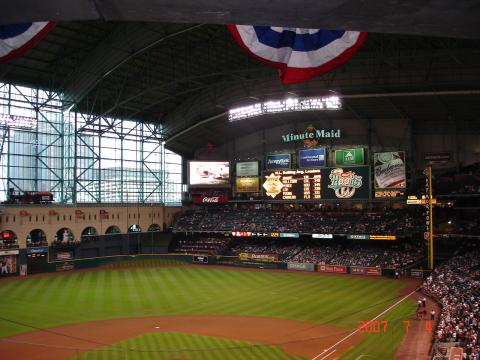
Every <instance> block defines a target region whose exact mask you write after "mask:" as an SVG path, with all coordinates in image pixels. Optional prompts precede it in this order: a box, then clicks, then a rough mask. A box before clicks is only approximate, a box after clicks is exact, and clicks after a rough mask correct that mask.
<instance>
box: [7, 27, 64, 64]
mask: <svg viewBox="0 0 480 360" xmlns="http://www.w3.org/2000/svg"><path fill="white" fill-rule="evenodd" d="M54 26H55V23H54V22H52V21H42V22H33V23H22V24H12V25H0V61H7V60H10V59H11V58H14V57H17V56H21V55H23V54H24V53H25V52H27V51H28V50H30V49H31V48H32V47H34V46H35V45H36V44H37V43H38V42H39V41H40V40H42V38H43V37H44V36H45V35H47V33H48V32H49V31H50V30H51V29H52V28H53V27H54Z"/></svg>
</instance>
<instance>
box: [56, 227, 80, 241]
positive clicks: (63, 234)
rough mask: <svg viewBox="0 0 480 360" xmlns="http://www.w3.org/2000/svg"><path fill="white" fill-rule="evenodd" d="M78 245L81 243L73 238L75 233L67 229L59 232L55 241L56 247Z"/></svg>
mask: <svg viewBox="0 0 480 360" xmlns="http://www.w3.org/2000/svg"><path fill="white" fill-rule="evenodd" d="M77 243H79V241H77V240H75V238H74V237H73V231H72V230H71V229H69V228H66V227H64V228H61V229H60V230H58V231H57V233H56V234H55V238H54V239H53V244H54V245H75V244H77Z"/></svg>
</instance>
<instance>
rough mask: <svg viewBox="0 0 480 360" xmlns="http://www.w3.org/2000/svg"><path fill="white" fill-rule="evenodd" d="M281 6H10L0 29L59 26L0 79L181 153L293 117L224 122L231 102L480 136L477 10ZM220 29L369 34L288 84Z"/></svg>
mask: <svg viewBox="0 0 480 360" xmlns="http://www.w3.org/2000/svg"><path fill="white" fill-rule="evenodd" d="M278 3H279V6H278V7H275V6H274V5H275V4H272V2H267V1H263V0H262V1H258V0H257V1H250V0H247V1H242V2H235V4H233V3H232V4H230V3H227V4H224V5H221V4H220V3H218V2H216V1H213V0H206V1H203V2H194V1H176V2H174V3H173V4H172V3H170V2H169V3H168V4H167V3H166V2H165V1H153V0H141V1H134V0H123V1H113V0H104V1H93V2H92V1H87V0H85V1H82V0H75V1H69V2H64V1H59V0H54V1H43V2H42V3H41V4H42V5H39V3H38V2H36V1H33V0H23V1H17V2H10V3H9V4H7V5H6V6H4V7H3V8H2V12H1V14H0V23H12V22H20V21H27V20H47V19H53V20H59V22H58V24H57V26H56V27H55V28H54V29H53V30H52V31H51V32H50V33H49V34H48V35H47V37H46V38H45V39H44V40H43V41H42V42H40V43H39V44H38V45H37V46H36V47H35V48H34V49H32V50H31V51H30V52H28V53H27V54H26V55H25V56H24V57H21V58H18V59H14V60H12V61H10V62H8V63H4V64H0V81H2V82H13V83H20V84H25V85H30V86H39V87H42V88H48V89H52V90H55V91H61V92H63V93H64V94H65V100H66V102H65V104H66V105H65V106H66V107H70V106H73V107H74V108H78V109H79V110H81V111H82V112H86V113H90V114H95V115H97V116H110V117H119V118H132V119H135V120H137V121H145V122H155V123H162V124H163V125H164V131H165V137H166V139H167V147H169V148H170V149H171V150H173V151H176V152H178V153H180V154H182V155H184V156H187V157H188V156H191V155H192V153H193V151H194V150H195V149H196V148H198V147H202V146H204V145H205V144H206V143H208V142H212V143H217V144H218V143H219V142H223V141H225V140H227V139H230V138H233V137H235V136H237V135H238V134H239V133H243V134H246V133H249V132H252V131H254V130H255V129H258V128H259V127H260V128H262V127H265V128H267V127H269V126H271V125H272V124H275V125H277V124H281V123H285V122H292V121H295V119H297V118H298V116H297V115H295V114H293V115H292V114H282V115H267V116H264V117H263V118H262V121H261V122H259V121H258V118H257V119H250V120H242V121H239V122H237V123H235V124H233V125H229V124H228V121H227V117H226V111H227V110H228V109H229V108H230V107H232V106H237V105H246V104H251V103H255V102H259V101H263V100H267V99H283V98H285V96H290V95H291V96H299V97H303V96H318V95H328V94H332V93H334V94H338V95H340V96H342V97H343V100H342V101H343V103H344V106H343V108H342V110H341V111H338V112H329V113H327V114H326V115H325V116H326V117H327V118H329V119H330V118H331V119H337V118H338V119H342V118H348V119H351V118H357V119H359V120H362V121H366V120H368V119H378V118H380V119H392V118H406V119H409V120H411V121H412V123H413V124H418V125H417V129H418V131H423V130H422V129H425V128H428V127H429V126H431V125H432V122H433V123H434V124H435V125H434V126H435V127H436V130H437V131H445V132H450V131H455V132H457V133H462V132H472V131H474V132H480V124H479V123H480V122H479V121H478V114H479V113H480V101H479V100H480V85H479V84H480V46H479V45H480V40H479V38H480V26H478V19H479V18H480V7H479V6H478V5H472V2H469V1H460V2H455V3H450V2H447V1H440V2H436V4H434V5H432V4H431V3H428V4H417V2H415V1H405V2H402V4H401V6H400V5H398V3H397V2H393V1H387V2H375V4H373V2H367V3H365V2H361V3H359V2H357V1H354V0H345V1H330V2H327V3H325V4H324V5H322V4H319V3H318V2H314V1H302V2H298V1H293V2H292V1H290V2H278ZM240 4H241V5H240ZM379 4H381V5H379ZM395 4H396V5H395ZM200 6H201V8H200ZM165 9H168V10H165ZM267 9H268V10H267ZM105 20H108V21H105ZM139 21H148V22H139ZM230 21H232V22H236V23H252V24H262V23H263V24H265V23H268V24H274V25H290V26H300V27H316V28H318V27H323V28H345V29H351V30H363V31H370V32H371V33H370V34H369V36H368V37H367V40H366V42H365V44H364V45H363V46H362V48H361V49H360V51H359V52H358V54H357V55H356V56H355V57H354V58H353V60H351V61H350V62H349V63H347V64H346V65H344V66H342V67H340V68H338V69H337V70H335V71H333V72H331V73H329V74H327V75H325V76H323V77H319V78H317V79H315V80H312V81H309V82H306V83H303V84H299V85H290V86H286V85H282V84H281V83H280V81H279V79H278V75H277V72H276V70H275V69H273V68H269V67H266V66H265V65H263V64H261V63H259V62H257V61H255V60H253V59H251V58H250V57H249V56H248V55H247V54H245V53H244V51H243V50H242V49H241V48H240V47H239V46H238V45H237V44H236V43H235V41H234V40H233V39H232V38H231V36H230V34H229V33H228V31H227V29H226V27H225V26H224V25H222V24H223V23H226V22H230ZM199 22H201V23H199ZM206 23H209V24H208V25H207V24H206ZM288 94H290V95H288ZM438 124H439V125H438ZM198 125H200V126H198Z"/></svg>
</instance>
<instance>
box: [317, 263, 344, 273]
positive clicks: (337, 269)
mask: <svg viewBox="0 0 480 360" xmlns="http://www.w3.org/2000/svg"><path fill="white" fill-rule="evenodd" d="M317 271H318V272H323V273H336V274H346V273H347V267H346V266H343V265H323V264H318V265H317Z"/></svg>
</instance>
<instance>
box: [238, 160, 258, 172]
mask: <svg viewBox="0 0 480 360" xmlns="http://www.w3.org/2000/svg"><path fill="white" fill-rule="evenodd" d="M235 170H236V175H237V176H258V174H259V169H258V161H239V162H237V164H236V167H235Z"/></svg>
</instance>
